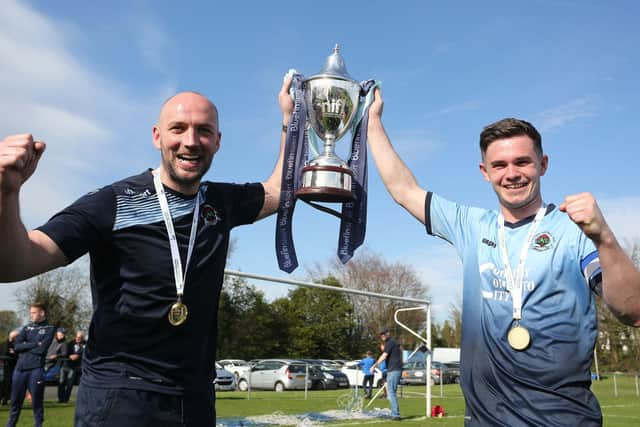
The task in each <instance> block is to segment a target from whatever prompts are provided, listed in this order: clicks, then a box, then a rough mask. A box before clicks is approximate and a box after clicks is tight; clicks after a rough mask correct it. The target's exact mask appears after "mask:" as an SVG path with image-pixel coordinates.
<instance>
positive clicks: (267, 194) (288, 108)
mask: <svg viewBox="0 0 640 427" xmlns="http://www.w3.org/2000/svg"><path fill="white" fill-rule="evenodd" d="M289 86H291V77H290V76H287V77H286V78H285V80H284V83H283V84H282V87H281V88H280V92H279V93H278V102H279V103H280V110H282V124H283V125H284V126H287V125H288V124H289V121H290V120H291V115H292V114H293V99H292V98H291V95H289ZM286 138H287V133H286V131H285V130H284V127H283V130H282V132H281V134H280V153H279V154H278V160H277V162H276V165H275V167H274V168H273V172H272V173H271V176H270V177H269V178H268V179H267V180H266V181H264V182H263V183H262V187H263V188H264V204H263V205H262V209H261V210H260V213H259V214H258V218H257V219H262V218H264V217H266V216H269V215H271V214H272V213H274V212H275V211H276V210H277V209H278V205H279V204H280V188H281V183H282V165H283V159H284V146H285V142H286Z"/></svg>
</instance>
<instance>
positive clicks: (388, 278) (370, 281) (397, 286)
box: [311, 249, 428, 350]
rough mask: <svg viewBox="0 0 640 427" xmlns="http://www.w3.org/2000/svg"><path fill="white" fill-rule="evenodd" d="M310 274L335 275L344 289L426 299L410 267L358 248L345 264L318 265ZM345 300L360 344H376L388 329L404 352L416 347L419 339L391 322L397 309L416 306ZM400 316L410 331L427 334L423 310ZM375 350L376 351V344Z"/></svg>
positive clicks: (379, 300)
mask: <svg viewBox="0 0 640 427" xmlns="http://www.w3.org/2000/svg"><path fill="white" fill-rule="evenodd" d="M327 271H329V273H327ZM311 274H312V276H315V277H327V276H335V277H337V279H338V280H339V282H340V283H341V284H342V285H343V286H344V287H346V288H350V289H358V290H363V291H368V292H375V293H379V294H384V295H394V296H400V297H408V298H415V299H425V300H426V299H427V297H428V286H427V285H426V284H425V283H423V281H422V280H421V279H420V277H419V275H418V273H417V272H416V271H415V269H414V268H413V267H412V266H411V265H409V264H404V263H402V262H389V261H387V260H385V259H384V258H383V257H382V256H381V255H379V254H377V253H374V252H371V251H368V250H366V249H361V250H360V251H359V253H358V254H357V255H356V256H355V257H354V258H353V259H352V260H350V261H349V262H348V263H347V264H344V265H343V264H341V263H340V262H339V261H336V260H332V261H330V263H329V266H328V267H323V266H321V265H317V266H316V267H315V271H314V272H312V273H311ZM347 298H348V299H349V301H350V302H351V304H352V305H353V307H354V313H353V319H354V322H355V325H357V326H360V328H359V330H360V333H361V336H360V341H361V342H370V343H372V344H376V343H378V339H379V338H378V332H380V330H381V329H383V328H389V329H390V331H391V334H392V335H393V336H394V337H396V338H397V340H398V342H399V343H400V344H401V345H403V347H404V348H405V349H407V350H412V349H413V348H415V346H416V345H417V342H418V341H419V340H418V339H417V338H416V337H414V336H413V335H412V334H411V333H409V332H407V331H405V330H404V329H403V328H401V327H400V326H396V325H395V322H394V314H395V312H396V310H397V309H399V308H403V307H408V306H415V304H408V303H404V302H400V301H395V300H390V299H384V298H376V297H366V296H359V295H349V296H348V297H347ZM400 317H401V320H402V323H404V324H405V325H407V326H408V327H410V328H411V329H412V330H414V331H418V333H420V334H421V335H422V336H424V335H425V334H426V330H425V313H424V311H421V310H419V311H408V312H403V313H401V314H400ZM356 330H358V328H356ZM375 348H376V349H377V344H376V345H375Z"/></svg>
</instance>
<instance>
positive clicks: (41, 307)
mask: <svg viewBox="0 0 640 427" xmlns="http://www.w3.org/2000/svg"><path fill="white" fill-rule="evenodd" d="M29 307H33V308H37V309H38V310H42V311H44V312H46V311H47V307H45V305H44V304H43V303H41V302H32V303H31V304H29Z"/></svg>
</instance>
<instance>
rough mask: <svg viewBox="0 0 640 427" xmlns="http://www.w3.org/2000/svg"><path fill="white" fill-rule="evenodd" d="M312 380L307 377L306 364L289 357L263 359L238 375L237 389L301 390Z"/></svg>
mask: <svg viewBox="0 0 640 427" xmlns="http://www.w3.org/2000/svg"><path fill="white" fill-rule="evenodd" d="M311 385H312V381H311V379H310V378H307V373H306V365H305V364H304V363H303V362H300V361H296V360H291V359H265V360H261V361H259V362H257V363H256V364H255V365H254V366H252V367H251V370H249V371H248V372H245V373H244V374H242V375H240V378H239V379H238V389H239V390H241V391H246V390H247V389H248V388H249V387H251V389H262V390H275V391H284V390H303V389H304V388H305V387H307V388H311Z"/></svg>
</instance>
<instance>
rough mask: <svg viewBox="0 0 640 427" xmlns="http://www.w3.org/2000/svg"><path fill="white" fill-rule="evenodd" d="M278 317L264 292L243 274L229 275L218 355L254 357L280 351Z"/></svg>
mask: <svg viewBox="0 0 640 427" xmlns="http://www.w3.org/2000/svg"><path fill="white" fill-rule="evenodd" d="M279 328H280V324H279V321H278V320H277V318H276V317H275V316H274V315H273V310H272V307H271V306H270V304H269V303H268V302H266V301H265V298H264V294H263V293H262V292H261V291H258V290H257V289H256V288H255V287H254V286H253V285H250V284H248V283H247V281H246V280H245V279H243V278H238V277H230V276H227V277H226V280H225V283H224V286H223V288H222V292H221V294H220V304H219V306H218V337H217V344H218V350H217V352H218V357H217V359H219V360H220V359H230V358H242V359H254V358H265V357H272V356H275V355H277V354H278V353H279V352H280V351H281V342H280V339H279V336H278V335H279V331H278V329H279Z"/></svg>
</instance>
